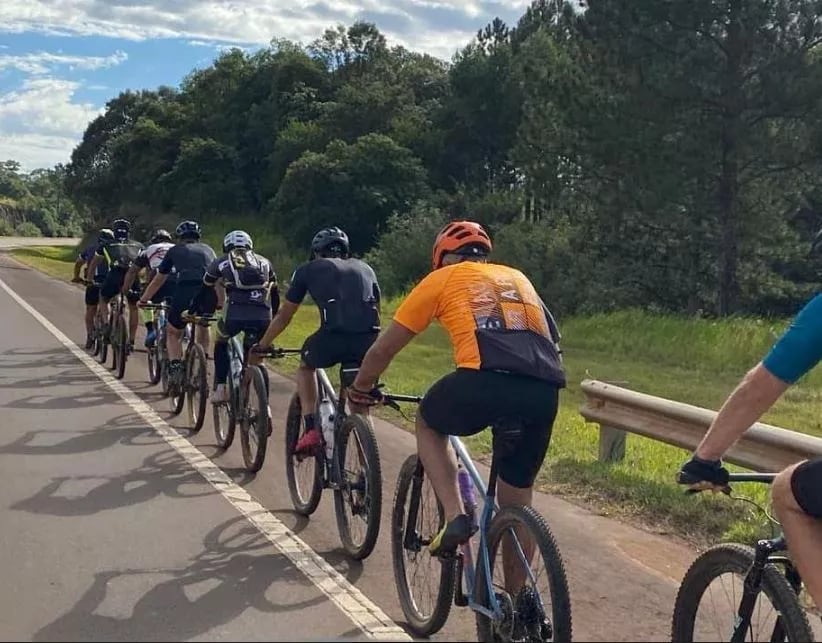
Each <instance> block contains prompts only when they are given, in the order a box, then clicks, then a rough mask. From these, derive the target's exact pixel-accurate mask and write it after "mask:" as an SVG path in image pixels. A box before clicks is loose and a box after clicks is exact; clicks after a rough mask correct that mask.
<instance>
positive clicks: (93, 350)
mask: <svg viewBox="0 0 822 643" xmlns="http://www.w3.org/2000/svg"><path fill="white" fill-rule="evenodd" d="M91 332H92V333H94V343H92V345H91V356H92V357H97V355H98V354H99V353H100V345H101V342H100V325H99V324H98V323H97V315H96V314H95V316H94V326H93V328H92V331H91Z"/></svg>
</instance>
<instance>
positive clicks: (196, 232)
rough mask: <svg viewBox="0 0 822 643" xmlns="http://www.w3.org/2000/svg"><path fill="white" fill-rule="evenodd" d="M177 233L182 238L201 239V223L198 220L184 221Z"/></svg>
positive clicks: (178, 227)
mask: <svg viewBox="0 0 822 643" xmlns="http://www.w3.org/2000/svg"><path fill="white" fill-rule="evenodd" d="M175 233H176V234H177V236H178V237H179V238H180V239H199V238H200V224H199V223H197V222H196V221H182V222H181V223H180V225H178V226H177V230H175Z"/></svg>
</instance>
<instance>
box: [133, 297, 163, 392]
mask: <svg viewBox="0 0 822 643" xmlns="http://www.w3.org/2000/svg"><path fill="white" fill-rule="evenodd" d="M140 308H142V309H144V310H154V311H157V312H156V313H155V315H154V328H155V330H156V333H157V339H155V340H154V343H153V344H152V345H151V346H148V347H147V348H146V359H147V362H148V381H149V382H150V383H151V384H152V385H154V384H158V383H159V382H160V380H163V393H168V372H167V371H168V369H167V366H168V348H167V347H166V324H167V323H168V322H167V319H166V311H168V304H167V303H165V302H163V303H160V304H144V305H142V306H140Z"/></svg>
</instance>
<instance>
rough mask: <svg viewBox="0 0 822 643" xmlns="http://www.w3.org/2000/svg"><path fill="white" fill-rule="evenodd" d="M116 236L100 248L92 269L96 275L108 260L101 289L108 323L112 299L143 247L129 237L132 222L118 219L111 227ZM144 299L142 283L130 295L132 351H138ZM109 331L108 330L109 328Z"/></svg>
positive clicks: (100, 308)
mask: <svg viewBox="0 0 822 643" xmlns="http://www.w3.org/2000/svg"><path fill="white" fill-rule="evenodd" d="M111 230H112V232H113V233H114V240H113V241H110V242H105V243H101V244H100V245H98V246H97V251H96V252H95V255H94V259H93V260H92V262H91V266H89V272H94V270H95V269H96V267H97V266H98V265H99V264H100V262H102V261H105V263H106V265H107V266H108V273H107V274H106V278H105V280H104V281H103V285H102V286H101V287H100V303H99V306H98V313H99V314H100V316H101V318H102V319H104V320H107V319H108V314H107V311H108V304H109V302H110V301H111V299H112V297H114V296H115V295H117V293H119V292H120V289H121V288H122V287H123V280H124V279H125V276H126V271H127V270H128V268H129V266H131V263H132V262H133V261H134V260H135V259H136V258H137V255H138V254H140V251H141V250H142V249H143V244H141V243H140V242H138V241H134V240H133V239H130V238H129V235H130V233H131V223H130V222H129V221H127V220H126V219H116V220H115V221H114V222H113V223H112V224H111ZM139 298H140V284H138V283H135V284H133V285H132V289H131V290H130V291H128V292H127V293H126V301H127V302H128V351H129V352H131V351H132V350H133V349H134V336H135V335H136V334H137V324H138V317H137V300H138V299H139ZM107 330H108V329H107Z"/></svg>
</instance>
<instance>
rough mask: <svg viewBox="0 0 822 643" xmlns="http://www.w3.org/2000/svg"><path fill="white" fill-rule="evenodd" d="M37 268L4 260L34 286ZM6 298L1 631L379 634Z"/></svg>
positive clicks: (26, 291)
mask: <svg viewBox="0 0 822 643" xmlns="http://www.w3.org/2000/svg"><path fill="white" fill-rule="evenodd" d="M0 261H3V260H2V259H0ZM33 277H34V273H30V272H28V271H20V270H14V269H11V268H9V267H8V266H7V265H6V266H4V267H0V279H2V280H3V281H5V282H7V283H8V284H9V285H10V286H12V288H14V289H15V290H16V291H17V292H19V293H21V295H23V296H26V295H31V294H32V292H31V287H30V286H31V284H32V278H33ZM35 285H36V284H35ZM49 286H50V288H51V289H54V288H55V286H56V287H57V292H52V293H49V292H47V291H46V292H42V293H41V297H46V298H47V299H48V300H49V301H50V302H52V303H54V302H55V301H56V302H57V303H58V305H59V303H60V302H61V301H62V302H63V303H64V304H67V303H68V302H69V301H70V302H71V304H74V303H75V300H74V298H75V297H76V296H77V295H76V292H74V291H71V292H66V293H65V294H63V293H62V292H59V288H60V285H59V284H49ZM61 295H63V298H62V299H61ZM67 295H72V296H73V297H72V298H71V299H70V300H69V299H67V298H66V296H67ZM32 299H37V297H32ZM42 304H43V301H41V302H39V304H38V305H42ZM75 308H76V306H73V305H64V306H63V307H62V308H60V309H59V312H56V311H54V310H53V309H52V313H53V316H52V317H51V318H52V319H56V320H57V321H58V323H59V321H60V319H59V318H60V316H61V315H62V316H65V315H66V314H68V313H69V312H74V310H73V309H75ZM0 310H2V311H3V312H2V314H1V315H0V319H2V329H3V332H2V333H0V418H1V419H0V427H2V428H0V480H2V482H1V483H0V570H2V571H3V582H2V583H0V639H3V640H35V641H39V640H72V641H74V640H94V641H116V640H132V641H133V640H141V641H154V640H156V641H168V640H234V641H236V640H272V639H279V640H286V639H287V640H293V639H294V637H296V638H299V639H303V640H305V639H309V640H310V639H315V640H316V639H323V640H327V639H329V638H333V639H360V640H362V639H364V638H365V637H364V635H363V634H362V632H361V631H359V629H358V628H357V627H356V626H355V625H354V623H353V622H352V621H351V620H350V619H349V618H348V617H347V616H346V615H345V614H343V613H342V612H341V610H340V609H338V608H337V607H336V606H335V605H334V603H332V602H331V601H329V599H328V597H327V596H326V595H325V594H324V593H323V592H322V591H320V589H318V587H317V586H316V585H315V582H317V581H316V579H315V581H314V582H312V581H310V580H309V579H308V578H307V577H306V576H305V575H304V574H303V573H302V571H300V569H298V568H297V566H296V565H295V563H294V561H293V560H291V559H290V558H288V557H286V556H285V555H283V554H281V553H279V552H277V550H276V549H275V548H274V547H273V546H272V544H271V542H269V540H268V539H267V538H266V537H264V535H263V534H261V533H260V531H259V530H258V529H256V528H255V527H253V526H252V525H251V524H249V522H248V520H246V518H245V517H244V516H243V515H241V514H240V513H238V512H237V510H236V509H235V508H234V507H232V505H231V504H229V502H227V501H226V499H225V498H224V497H223V495H221V493H220V492H218V490H217V489H215V487H214V486H213V485H211V484H209V483H208V482H207V481H206V480H205V479H204V478H203V477H202V476H201V475H200V473H198V472H197V471H195V470H194V469H193V468H192V467H191V466H190V463H189V462H187V461H186V460H185V459H184V458H183V457H181V456H180V455H179V454H178V453H177V452H176V451H175V450H174V449H172V448H171V447H170V446H169V444H168V443H167V442H166V441H165V440H164V439H163V437H161V436H160V435H158V434H157V432H155V430H154V428H152V427H151V426H149V425H148V424H147V423H146V422H145V421H144V419H143V418H142V417H141V416H140V415H138V414H137V413H135V412H134V411H133V410H132V409H131V408H130V407H129V406H127V405H126V404H124V403H123V400H122V399H121V398H120V397H119V396H118V395H117V394H116V393H115V392H114V391H112V390H111V388H110V387H109V386H107V385H106V384H105V383H104V382H103V381H101V380H100V379H99V377H98V376H97V375H96V374H95V373H93V372H92V371H90V370H89V368H88V367H87V366H86V365H84V364H83V363H81V362H80V361H79V360H78V359H77V357H76V356H75V355H73V354H71V353H70V352H69V350H67V349H66V348H65V347H64V346H63V345H62V344H61V343H60V342H59V341H58V340H57V339H55V337H54V336H53V335H52V334H51V333H49V332H48V331H47V330H46V329H45V328H43V326H41V325H40V324H39V323H38V322H37V321H35V319H34V318H32V316H31V315H30V314H29V313H28V312H26V311H25V310H23V309H22V308H21V307H20V306H19V305H18V304H17V303H16V302H15V301H14V300H13V299H12V298H11V297H10V296H9V295H8V294H7V293H6V292H5V291H3V290H0Z"/></svg>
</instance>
